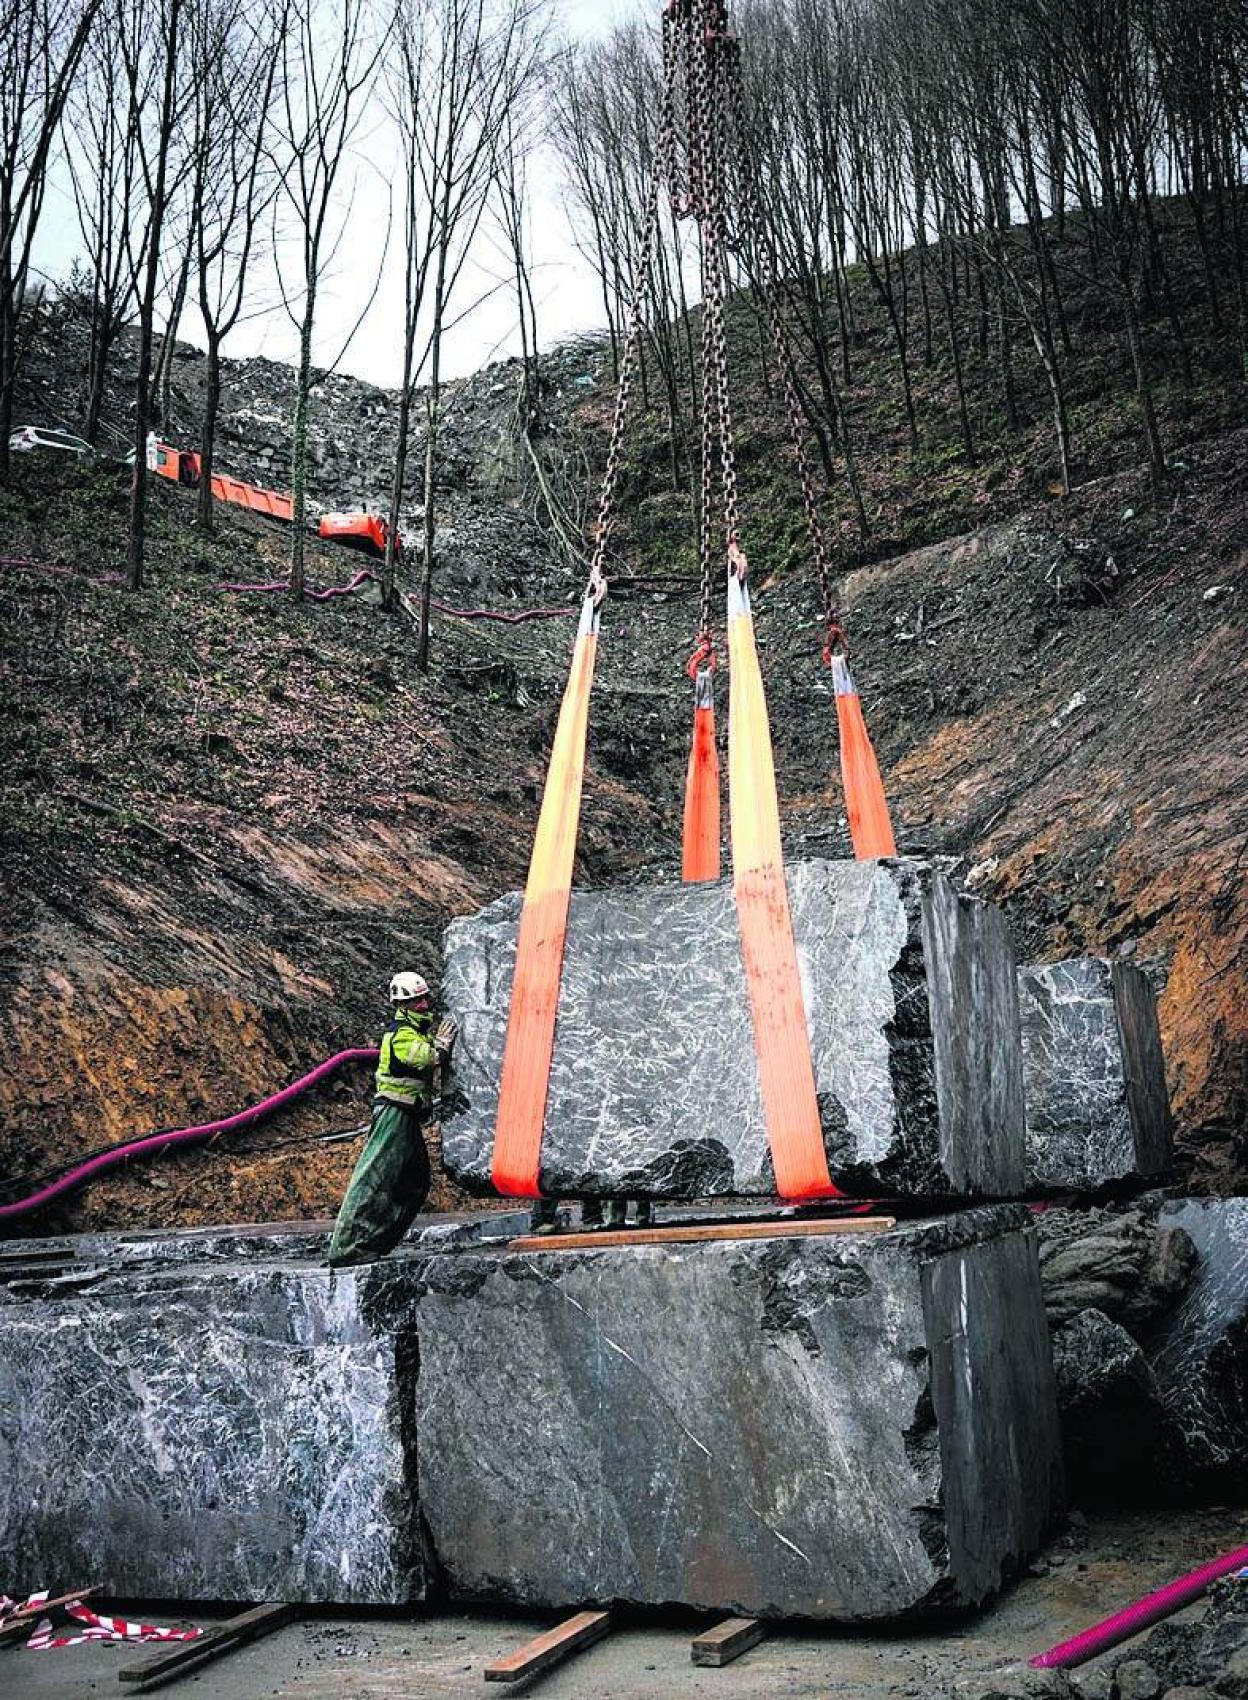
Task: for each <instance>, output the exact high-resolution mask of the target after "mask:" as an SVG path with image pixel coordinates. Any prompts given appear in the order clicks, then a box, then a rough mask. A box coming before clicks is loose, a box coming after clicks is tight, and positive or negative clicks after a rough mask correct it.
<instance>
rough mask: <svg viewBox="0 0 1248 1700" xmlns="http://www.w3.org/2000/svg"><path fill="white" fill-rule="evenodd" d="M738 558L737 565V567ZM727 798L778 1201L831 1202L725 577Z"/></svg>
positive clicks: (762, 754) (739, 640)
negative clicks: (728, 671) (727, 688)
mask: <svg viewBox="0 0 1248 1700" xmlns="http://www.w3.org/2000/svg"><path fill="white" fill-rule="evenodd" d="M744 564H745V563H744V559H742V562H741V566H742V569H744ZM728 659H729V667H730V676H729V706H728V798H729V816H730V820H731V827H732V867H733V884H734V888H735V891H736V898H737V916H738V921H739V924H740V928H741V960H742V964H743V966H744V968H745V983H746V987H747V990H748V992H749V999H750V1013H751V1015H752V1017H753V1020H754V1042H755V1046H756V1048H757V1051H758V1073H759V1084H760V1086H761V1087H762V1094H763V1111H764V1114H765V1116H766V1119H767V1138H768V1141H769V1142H770V1145H771V1155H772V1162H773V1164H774V1165H775V1171H776V1191H777V1192H778V1193H779V1194H780V1196H781V1197H782V1198H791V1199H814V1198H839V1197H841V1196H842V1194H841V1193H840V1191H839V1189H838V1188H837V1187H836V1186H834V1185H833V1182H832V1177H831V1175H830V1174H829V1173H828V1159H827V1155H826V1153H825V1151H824V1147H823V1126H822V1123H821V1121H820V1116H819V1101H818V1099H817V1097H816V1095H815V1072H814V1067H813V1065H812V1063H811V1058H810V1036H809V1034H808V1032H807V1027H806V1006H805V1003H804V1001H803V998H802V982H801V976H800V975H799V973H798V969H797V947H796V946H795V945H794V943H793V923H792V920H791V918H790V915H789V894H788V891H787V889H786V887H785V882H784V856H783V853H782V851H781V848H780V812H779V808H778V806H777V803H776V775H775V768H774V765H773V761H772V754H771V729H770V726H769V725H768V720H767V701H766V697H765V696H764V693H763V678H762V674H761V672H760V671H759V666H758V652H757V650H756V649H755V646H754V620H753V617H752V615H751V613H750V598H749V592H748V590H747V589H746V587H745V584H744V582H743V579H742V578H741V577H739V576H738V574H737V573H736V572H734V571H732V570H731V569H730V571H729V575H728Z"/></svg>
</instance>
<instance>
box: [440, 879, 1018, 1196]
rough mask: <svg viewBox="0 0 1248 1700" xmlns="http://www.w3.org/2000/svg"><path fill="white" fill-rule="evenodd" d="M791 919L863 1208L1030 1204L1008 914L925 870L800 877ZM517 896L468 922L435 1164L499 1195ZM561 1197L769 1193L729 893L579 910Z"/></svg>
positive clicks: (558, 1148) (569, 1003) (694, 892)
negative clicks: (1006, 1200) (869, 1200)
mask: <svg viewBox="0 0 1248 1700" xmlns="http://www.w3.org/2000/svg"><path fill="white" fill-rule="evenodd" d="M788 878H789V901H790V906H791V910H792V916H793V929H794V934H795V938H796V942H797V951H798V960H799V965H800V969H801V974H802V984H803V990H804V993H805V999H806V1009H807V1020H808V1023H809V1027H810V1035H811V1049H812V1054H813V1059H814V1065H815V1081H816V1088H817V1091H818V1094H819V1103H820V1110H821V1114H822V1120H823V1132H824V1145H825V1149H826V1151H827V1155H828V1163H829V1167H830V1170H831V1173H832V1176H833V1178H834V1179H835V1180H836V1181H837V1182H838V1184H840V1185H841V1186H842V1187H844V1188H845V1189H846V1190H849V1191H856V1192H862V1193H867V1194H871V1193H879V1192H886V1193H889V1194H893V1195H896V1196H903V1195H908V1196H914V1197H924V1196H926V1197H935V1196H941V1195H967V1194H971V1195H973V1194H976V1193H978V1194H984V1195H989V1196H1003V1195H1009V1194H1012V1193H1018V1192H1020V1191H1021V1190H1022V1188H1023V1184H1024V1163H1023V1144H1022V1141H1023V1103H1022V1067H1021V1057H1020V1049H1019V1042H1018V1002H1017V988H1016V984H1015V965H1014V958H1013V952H1012V949H1011V946H1010V943H1009V939H1008V936H1007V934H1006V930H1005V925H1004V921H1003V919H1002V917H1001V915H1000V914H999V912H998V911H996V910H995V909H993V908H991V907H990V906H988V905H986V904H984V903H981V902H979V901H978V900H976V899H973V898H967V897H962V896H959V895H958V894H957V893H955V892H954V890H953V888H952V887H951V886H950V885H949V883H948V881H947V880H945V879H944V878H943V876H941V875H940V874H938V873H936V872H934V871H933V870H932V869H930V868H929V867H927V866H925V865H924V864H922V863H916V862H908V861H895V862H803V863H796V864H794V865H793V866H791V867H790V869H789V876H788ZM519 911H520V900H519V897H518V896H511V897H506V898H503V899H501V900H500V901H499V902H497V903H494V904H492V905H491V906H490V907H489V908H487V909H485V910H482V911H481V913H480V914H478V915H475V916H472V917H469V918H466V919H462V920H458V921H455V922H453V923H452V924H451V926H450V928H449V929H448V931H447V934H446V945H445V952H446V971H445V976H444V982H443V991H444V997H445V1001H446V1003H447V1006H448V1008H449V1009H450V1010H451V1012H452V1013H453V1014H454V1015H455V1016H456V1018H457V1019H458V1021H459V1023H460V1039H459V1044H458V1047H457V1050H456V1057H455V1085H456V1097H455V1101H454V1102H455V1106H456V1107H454V1108H453V1109H452V1110H451V1111H450V1113H449V1114H448V1115H447V1117H446V1119H445V1122H444V1126H443V1136H442V1151H443V1157H444V1160H445V1161H446V1164H447V1167H448V1168H449V1169H450V1170H451V1172H452V1173H453V1174H454V1175H456V1176H457V1177H458V1178H459V1179H460V1180H462V1181H464V1182H466V1183H468V1184H469V1185H474V1186H477V1187H481V1188H484V1187H487V1186H488V1185H489V1177H490V1160H491V1155H492V1150H493V1140H494V1123H495V1116H496V1112H497V1105H498V1083H499V1077H500V1074H501V1067H502V1057H503V1047H504V1042H505V1037H506V1028H507V1016H508V1009H509V1005H510V998H511V984H512V977H513V973H514V965H515V943H516V929H517V922H518V917H519ZM541 1178H542V1187H543V1191H545V1192H546V1193H548V1194H554V1195H564V1196H576V1195H586V1194H588V1195H592V1194H595V1193H603V1194H612V1193H615V1194H621V1193H625V1194H627V1193H636V1192H641V1193H649V1194H652V1195H654V1196H658V1197H663V1196H667V1197H677V1198H679V1197H685V1198H695V1197H712V1196H717V1195H718V1196H728V1195H744V1196H749V1195H770V1194H772V1193H773V1192H774V1190H775V1179H774V1174H773V1170H772V1163H771V1155H770V1151H769V1149H768V1144H767V1135H766V1128H765V1125H764V1121H763V1112H762V1102H761V1096H760V1090H759V1084H758V1067H757V1061H756V1057H755V1050H754V1036H753V1028H752V1024H751V1020H750V1010H749V1004H748V999H747V995H746V988H745V978H744V973H743V969H742V965H741V951H740V942H739V936H738V928H737V917H736V907H735V903H734V900H733V893H732V887H731V885H730V884H728V883H726V882H724V883H719V884H713V885H697V886H673V887H665V888H662V889H654V890H646V891H630V892H574V893H573V896H572V904H571V914H570V923H569V931H568V941H567V950H566V956H565V960H564V970H563V984H562V990H561V995H560V1000H559V1019H558V1028H557V1033H556V1043H555V1055H554V1062H553V1066H552V1070H551V1080H550V1093H549V1098H548V1101H547V1106H546V1123H545V1131H544V1138H543V1146H542V1163H541Z"/></svg>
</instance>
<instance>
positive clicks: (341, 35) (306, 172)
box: [270, 0, 387, 599]
mask: <svg viewBox="0 0 1248 1700" xmlns="http://www.w3.org/2000/svg"><path fill="white" fill-rule="evenodd" d="M386 39H387V29H386V26H385V25H383V24H381V23H380V22H379V21H378V19H377V17H376V15H375V14H374V12H373V11H372V10H371V8H370V6H369V5H368V4H367V0H292V4H291V5H290V7H289V9H288V11H287V12H286V14H285V28H284V29H283V31H282V36H281V43H280V47H279V54H278V57H279V71H278V78H279V91H278V100H277V112H276V115H275V117H274V125H273V133H272V140H271V144H270V157H271V158H272V159H273V161H274V163H275V165H276V168H277V170H278V172H279V175H280V179H281V198H282V200H283V201H284V203H285V206H286V209H287V212H288V214H289V216H290V221H291V224H292V226H293V230H292V232H291V234H290V236H289V238H288V239H287V238H284V237H283V236H282V235H280V234H279V235H277V236H276V239H275V243H276V246H275V251H276V257H277V262H278V275H279V281H280V283H281V293H282V301H283V304H284V306H285V308H286V312H287V314H288V316H289V317H290V320H291V322H292V324H293V325H294V326H295V327H296V329H297V330H298V333H299V362H298V368H297V376H296V382H295V411H294V418H293V421H292V425H291V454H290V483H291V497H292V502H291V509H292V512H291V540H290V591H291V595H292V596H293V597H295V598H296V599H298V598H301V597H302V595H303V587H304V558H305V547H304V545H305V524H306V517H307V476H308V409H309V398H310V394H311V389H312V337H313V330H314V328H315V324H316V309H317V300H318V292H319V288H320V284H321V279H322V276H323V273H324V271H325V269H326V268H327V267H328V265H329V264H330V263H331V262H332V260H333V258H334V255H335V253H336V251H337V248H338V246H339V244H340V243H341V241H342V240H343V237H344V235H345V233H346V231H347V229H348V226H349V224H350V216H351V215H350V207H349V206H347V207H345V208H344V207H343V206H342V205H341V203H340V201H339V200H338V194H337V191H338V186H339V182H340V178H341V174H342V168H343V165H344V163H345V162H346V161H347V159H348V158H349V155H350V151H351V146H352V143H353V141H354V139H355V137H356V133H357V131H358V129H359V125H360V122H361V119H362V118H363V116H364V113H365V110H366V107H367V101H368V96H369V92H370V90H371V88H372V86H373V80H374V77H375V74H376V70H377V66H378V63H379V61H380V58H381V55H382V53H383V51H384V49H385V45H386Z"/></svg>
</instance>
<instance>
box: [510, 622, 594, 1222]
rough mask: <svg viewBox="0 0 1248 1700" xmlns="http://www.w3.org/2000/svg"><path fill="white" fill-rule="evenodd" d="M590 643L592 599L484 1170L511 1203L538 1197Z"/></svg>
mask: <svg viewBox="0 0 1248 1700" xmlns="http://www.w3.org/2000/svg"><path fill="white" fill-rule="evenodd" d="M597 646H598V610H597V607H596V605H595V602H594V598H593V596H592V595H591V596H587V597H586V599H585V603H584V606H583V607H582V609H581V624H580V628H579V630H578V632H577V637H576V649H575V650H574V652H573V655H572V669H571V672H570V674H569V677H568V684H567V689H566V690H565V691H564V693H563V704H562V706H561V707H560V710H559V724H558V726H557V727H556V728H555V743H554V748H553V749H552V751H551V756H550V770H549V772H548V773H547V775H546V789H545V791H544V793H543V795H542V809H541V814H540V815H539V817H538V822H537V836H536V838H535V839H534V841H533V855H532V859H531V860H530V862H529V878H528V883H527V885H526V886H525V888H524V908H523V909H522V910H521V913H520V934H519V937H518V939H517V941H516V969H515V978H514V980H513V982H512V988H511V1013H510V1015H509V1016H508V1020H507V1044H506V1048H505V1050H504V1052H503V1074H502V1080H501V1083H500V1085H499V1093H498V1120H497V1122H496V1123H495V1129H494V1161H493V1165H492V1168H491V1178H492V1179H493V1182H494V1185H495V1187H496V1188H497V1189H498V1191H499V1192H501V1193H505V1194H507V1195H508V1196H510V1197H514V1198H536V1197H538V1196H539V1187H538V1173H539V1170H540V1168H541V1158H542V1126H543V1123H544V1122H545V1120H546V1092H547V1088H548V1086H549V1083H550V1063H551V1058H552V1056H553V1055H554V1049H555V1017H556V1015H557V1014H558V1011H559V982H560V979H561V977H562V973H563V945H564V940H565V938H566V937H567V931H568V901H569V898H570V897H571V892H572V862H573V858H574V857H575V854H576V833H577V826H578V823H579V820H580V813H581V782H582V779H583V777H584V773H585V736H586V732H587V730H588V726H589V694H590V690H591V688H592V686H593V682H594V658H595V652H596V650H597Z"/></svg>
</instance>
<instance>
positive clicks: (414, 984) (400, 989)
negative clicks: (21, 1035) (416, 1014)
mask: <svg viewBox="0 0 1248 1700" xmlns="http://www.w3.org/2000/svg"><path fill="white" fill-rule="evenodd" d="M428 996H429V982H428V980H426V979H425V978H424V977H423V975H420V974H396V975H395V976H394V979H393V980H391V982H390V1002H391V1003H415V1002H416V999H417V998H427V997H428Z"/></svg>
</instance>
